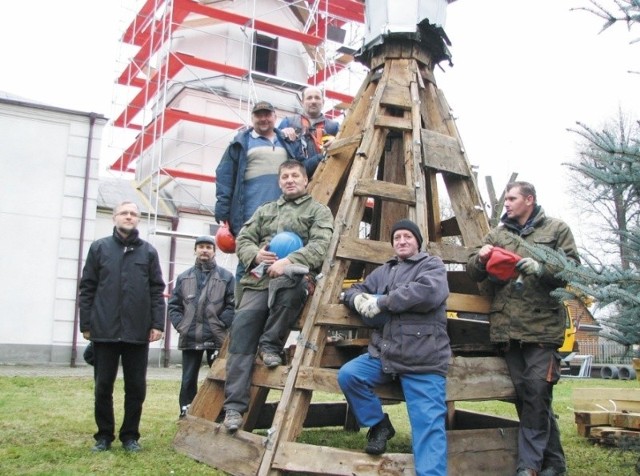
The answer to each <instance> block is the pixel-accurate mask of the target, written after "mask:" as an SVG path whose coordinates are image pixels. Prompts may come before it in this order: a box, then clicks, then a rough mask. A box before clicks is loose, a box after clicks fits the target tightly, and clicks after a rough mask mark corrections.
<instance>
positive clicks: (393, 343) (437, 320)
mask: <svg viewBox="0 0 640 476" xmlns="http://www.w3.org/2000/svg"><path fill="white" fill-rule="evenodd" d="M363 292H364V293H369V294H383V295H384V296H382V297H380V298H379V299H378V307H380V309H381V311H383V312H388V313H389V314H390V316H391V319H390V320H389V322H387V323H386V324H385V325H384V327H383V328H382V329H376V330H374V331H373V333H372V335H371V339H370V341H369V349H368V350H369V354H370V355H371V356H373V357H379V358H380V360H381V362H382V369H383V371H384V372H385V373H388V374H406V373H434V374H437V375H442V376H446V375H447V370H448V368H449V359H450V358H451V348H450V346H449V336H448V334H447V313H446V301H447V298H448V297H449V285H448V284H447V271H446V269H445V267H444V263H443V262H442V260H441V259H440V258H438V257H437V256H430V255H429V254H427V253H425V252H419V253H417V254H415V255H414V256H412V257H410V258H407V259H405V260H399V259H398V258H397V257H394V258H391V259H390V260H389V261H387V262H386V263H385V264H383V265H382V266H379V267H378V268H376V269H375V270H374V271H373V272H372V273H371V274H369V275H368V276H367V277H366V279H365V280H364V282H362V283H357V284H354V285H353V286H352V287H351V288H350V289H349V290H347V291H346V292H345V302H346V303H348V305H349V306H350V307H351V308H352V309H355V306H354V300H355V298H356V296H357V295H358V294H360V293H363Z"/></svg>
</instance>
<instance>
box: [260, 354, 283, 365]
mask: <svg viewBox="0 0 640 476" xmlns="http://www.w3.org/2000/svg"><path fill="white" fill-rule="evenodd" d="M262 362H264V365H266V366H267V367H268V368H270V369H273V368H275V367H277V366H279V365H282V358H281V357H280V356H279V355H278V354H271V353H266V352H265V353H263V354H262Z"/></svg>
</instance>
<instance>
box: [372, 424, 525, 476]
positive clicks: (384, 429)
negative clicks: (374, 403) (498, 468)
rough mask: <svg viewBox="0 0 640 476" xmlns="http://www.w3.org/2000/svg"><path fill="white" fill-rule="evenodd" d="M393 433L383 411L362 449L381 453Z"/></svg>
mask: <svg viewBox="0 0 640 476" xmlns="http://www.w3.org/2000/svg"><path fill="white" fill-rule="evenodd" d="M395 434H396V430H395V429H394V428H393V425H392V424H391V421H389V415H388V414H387V413H385V414H384V418H383V419H382V421H380V422H379V423H376V424H375V425H373V426H372V427H371V428H369V432H368V433H367V439H368V440H369V443H367V447H366V448H365V449H364V451H365V452H366V453H369V454H370V455H381V454H382V453H384V452H385V450H386V449H387V441H388V440H390V439H391V438H393V436H394V435H395ZM518 476H519V475H518Z"/></svg>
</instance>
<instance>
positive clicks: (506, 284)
mask: <svg viewBox="0 0 640 476" xmlns="http://www.w3.org/2000/svg"><path fill="white" fill-rule="evenodd" d="M520 239H522V240H524V241H526V242H527V243H529V244H532V245H539V246H548V247H549V248H551V249H553V250H556V251H562V252H563V253H564V254H565V255H566V256H567V258H569V259H572V260H575V261H576V262H579V258H578V252H577V249H576V244H575V241H574V239H573V235H572V233H571V229H570V228H569V226H568V225H567V224H566V223H564V222H563V221H561V220H558V219H555V218H551V217H547V216H546V215H545V213H544V210H543V209H542V207H540V206H539V205H536V207H535V208H534V211H533V213H532V216H531V217H530V218H529V220H528V221H527V223H525V225H524V226H523V227H520V226H519V225H518V224H517V223H516V222H514V221H513V220H510V219H508V218H507V216H506V214H505V215H503V217H502V219H501V223H500V225H498V226H497V227H496V228H494V229H493V230H491V231H490V232H489V234H488V235H487V236H486V237H485V238H484V240H483V245H485V244H490V245H493V246H499V247H501V248H504V249H506V250H509V251H513V252H514V253H516V254H518V255H520V256H521V257H523V258H526V257H532V256H531V253H530V252H529V251H528V250H527V249H526V248H525V247H524V245H523V244H522V243H521V242H520ZM481 247H482V245H481V246H479V247H478V248H477V249H475V250H474V251H473V253H472V254H471V256H470V258H469V260H468V262H467V274H468V275H469V276H470V277H471V278H472V279H473V280H474V281H478V282H480V281H485V280H486V283H488V286H489V292H490V293H491V294H492V295H493V303H492V305H491V310H490V313H489V321H490V323H491V327H490V333H491V341H492V342H495V343H506V342H509V341H510V340H516V341H521V342H525V343H542V344H553V345H558V346H560V345H562V342H563V341H564V329H565V320H566V312H565V309H564V306H563V305H562V303H560V302H559V301H558V300H557V299H556V298H554V297H553V296H551V295H550V293H551V291H553V290H554V289H556V288H559V287H564V286H565V285H566V283H565V282H564V281H562V280H560V279H558V278H556V277H555V274H557V273H558V271H559V270H558V269H553V268H552V267H550V266H549V265H548V264H543V267H544V272H543V274H542V276H541V277H540V278H538V277H536V276H524V277H523V286H522V288H518V287H516V286H514V285H513V281H497V280H494V279H487V278H488V277H489V276H488V274H487V271H486V268H485V265H484V264H482V263H480V260H479V259H478V251H479V250H480V248H481ZM534 259H535V258H534Z"/></svg>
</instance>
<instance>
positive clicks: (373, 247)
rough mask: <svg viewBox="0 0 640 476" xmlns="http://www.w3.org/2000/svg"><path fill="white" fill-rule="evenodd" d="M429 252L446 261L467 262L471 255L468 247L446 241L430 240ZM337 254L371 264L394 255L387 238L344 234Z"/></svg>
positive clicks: (383, 260)
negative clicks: (436, 241) (373, 238)
mask: <svg viewBox="0 0 640 476" xmlns="http://www.w3.org/2000/svg"><path fill="white" fill-rule="evenodd" d="M427 252H428V253H429V254H432V255H434V256H438V257H440V258H441V259H442V261H444V262H445V263H466V262H467V259H468V257H469V250H468V249H467V248H465V247H463V246H457V245H451V244H446V243H432V242H429V243H428V244H427ZM336 256H337V257H338V258H343V259H348V260H356V261H364V262H366V263H371V264H383V263H385V262H386V261H387V260H388V259H389V258H391V257H392V256H393V247H392V246H391V242H390V241H386V240H385V241H375V240H366V239H362V238H354V237H351V236H347V235H343V236H341V237H340V242H339V243H338V249H337V250H336Z"/></svg>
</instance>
